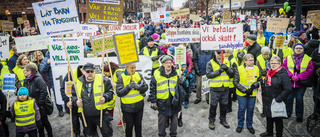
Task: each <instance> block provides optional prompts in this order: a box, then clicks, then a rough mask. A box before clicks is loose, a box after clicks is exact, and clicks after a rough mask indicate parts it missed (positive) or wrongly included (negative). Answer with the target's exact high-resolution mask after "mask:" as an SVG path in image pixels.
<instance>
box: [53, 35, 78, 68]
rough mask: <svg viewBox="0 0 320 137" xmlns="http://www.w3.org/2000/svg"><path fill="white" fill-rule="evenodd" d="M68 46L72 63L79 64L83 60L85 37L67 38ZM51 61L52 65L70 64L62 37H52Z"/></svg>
mask: <svg viewBox="0 0 320 137" xmlns="http://www.w3.org/2000/svg"><path fill="white" fill-rule="evenodd" d="M64 42H65V43H66V48H67V52H68V56H69V59H70V64H72V65H79V64H80V62H83V59H84V53H83V39H80V38H65V39H64ZM49 44H50V46H49V47H50V61H51V63H50V64H51V67H54V66H68V60H67V57H66V53H65V50H64V47H63V43H62V39H61V38H52V39H50V43H49Z"/></svg>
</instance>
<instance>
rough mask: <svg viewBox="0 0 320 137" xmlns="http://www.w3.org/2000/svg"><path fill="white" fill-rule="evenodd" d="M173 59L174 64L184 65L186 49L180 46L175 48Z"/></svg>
mask: <svg viewBox="0 0 320 137" xmlns="http://www.w3.org/2000/svg"><path fill="white" fill-rule="evenodd" d="M174 57H175V62H176V64H186V47H184V46H182V45H180V46H179V47H175V54H174Z"/></svg>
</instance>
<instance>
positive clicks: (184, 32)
mask: <svg viewBox="0 0 320 137" xmlns="http://www.w3.org/2000/svg"><path fill="white" fill-rule="evenodd" d="M165 42H166V43H198V42H200V29H199V28H180V29H176V28H169V29H167V30H166V39H165Z"/></svg>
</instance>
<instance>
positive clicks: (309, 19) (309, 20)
mask: <svg viewBox="0 0 320 137" xmlns="http://www.w3.org/2000/svg"><path fill="white" fill-rule="evenodd" d="M319 12H320V10H309V11H308V13H307V23H312V19H313V17H314V16H315V15H316V14H317V13H319Z"/></svg>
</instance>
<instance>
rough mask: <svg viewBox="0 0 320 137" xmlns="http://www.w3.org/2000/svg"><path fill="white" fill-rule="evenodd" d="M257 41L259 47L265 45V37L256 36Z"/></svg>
mask: <svg viewBox="0 0 320 137" xmlns="http://www.w3.org/2000/svg"><path fill="white" fill-rule="evenodd" d="M257 43H258V44H259V45H260V47H264V46H266V38H265V37H262V38H259V37H257Z"/></svg>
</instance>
